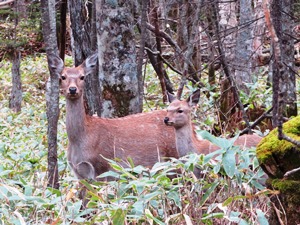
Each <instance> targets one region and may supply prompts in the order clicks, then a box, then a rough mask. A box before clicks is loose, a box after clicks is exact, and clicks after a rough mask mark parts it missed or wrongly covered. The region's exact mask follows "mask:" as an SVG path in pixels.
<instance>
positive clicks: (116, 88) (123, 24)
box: [96, 0, 142, 117]
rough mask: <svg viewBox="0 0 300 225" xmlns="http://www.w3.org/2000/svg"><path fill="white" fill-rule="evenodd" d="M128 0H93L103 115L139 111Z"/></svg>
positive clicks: (132, 33) (133, 39) (109, 115)
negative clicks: (94, 3)
mask: <svg viewBox="0 0 300 225" xmlns="http://www.w3.org/2000/svg"><path fill="white" fill-rule="evenodd" d="M128 4H130V2H127V1H126V3H124V2H123V1H121V0H120V1H114V2H112V1H110V2H107V1H104V0H96V18H97V41H98V42H97V43H98V58H99V80H100V85H101V87H102V112H101V115H102V116H103V117H121V116H125V115H128V114H134V113H138V112H140V108H141V106H140V105H141V104H142V103H141V102H140V97H139V90H140V88H141V87H139V78H138V75H137V64H136V49H135V38H134V37H135V34H134V30H133V16H132V14H131V12H130V9H131V6H130V5H128Z"/></svg>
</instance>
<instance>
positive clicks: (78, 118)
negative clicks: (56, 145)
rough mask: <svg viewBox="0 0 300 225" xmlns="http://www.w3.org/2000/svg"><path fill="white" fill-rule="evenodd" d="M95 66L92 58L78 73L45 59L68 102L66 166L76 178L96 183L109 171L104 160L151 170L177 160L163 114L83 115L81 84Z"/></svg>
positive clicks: (55, 58)
mask: <svg viewBox="0 0 300 225" xmlns="http://www.w3.org/2000/svg"><path fill="white" fill-rule="evenodd" d="M97 61H98V57H97V53H95V54H93V55H91V56H89V57H88V58H87V59H86V60H85V61H84V62H83V63H82V64H81V65H79V66H77V67H65V66H64V63H63V61H62V60H61V59H60V58H59V57H58V56H56V55H50V56H48V64H49V68H50V69H51V70H52V71H54V72H55V73H57V74H58V76H59V77H60V88H61V92H62V94H63V95H64V96H65V98H66V130H67V136H68V141H69V144H68V148H67V160H68V164H69V165H70V167H71V169H72V171H73V172H74V174H75V176H76V177H77V178H78V179H92V180H100V178H98V176H99V175H100V174H102V173H104V172H107V171H109V170H110V169H111V168H110V165H109V163H108V161H107V160H106V159H120V161H121V163H122V164H124V165H125V166H126V160H127V159H128V157H130V158H132V160H133V162H134V164H135V165H142V166H145V167H152V166H153V165H154V164H155V163H157V162H159V161H162V160H165V159H166V158H169V157H174V158H178V157H179V156H178V153H177V150H176V142H175V131H174V129H173V128H172V127H170V128H167V129H166V128H165V125H164V122H163V119H164V118H165V117H166V114H167V112H166V110H154V111H152V112H146V113H138V114H133V115H128V116H125V117H121V118H102V117H98V116H90V115H87V114H86V113H85V108H84V99H83V92H84V85H85V78H86V76H89V74H91V72H92V71H93V70H94V69H95V67H96V65H97ZM105 158H106V159H105Z"/></svg>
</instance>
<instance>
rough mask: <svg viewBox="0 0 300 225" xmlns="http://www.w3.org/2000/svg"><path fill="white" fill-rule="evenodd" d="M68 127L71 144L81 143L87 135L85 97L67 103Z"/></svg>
mask: <svg viewBox="0 0 300 225" xmlns="http://www.w3.org/2000/svg"><path fill="white" fill-rule="evenodd" d="M66 117H67V118H66V119H67V121H66V127H67V134H68V138H69V141H70V142H81V141H82V138H83V137H84V133H85V124H86V114H85V110H84V104H83V96H81V97H80V98H79V99H74V100H70V99H67V101H66Z"/></svg>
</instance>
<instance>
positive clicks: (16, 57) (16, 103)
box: [9, 48, 22, 112]
mask: <svg viewBox="0 0 300 225" xmlns="http://www.w3.org/2000/svg"><path fill="white" fill-rule="evenodd" d="M11 58H12V68H11V74H12V90H11V95H10V99H9V108H10V109H12V110H13V111H15V112H20V111H21V103H22V81H21V72H20V64H21V53H20V51H19V50H18V49H17V48H16V49H14V50H13V53H12V56H11Z"/></svg>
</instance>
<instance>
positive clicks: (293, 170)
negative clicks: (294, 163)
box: [283, 167, 300, 178]
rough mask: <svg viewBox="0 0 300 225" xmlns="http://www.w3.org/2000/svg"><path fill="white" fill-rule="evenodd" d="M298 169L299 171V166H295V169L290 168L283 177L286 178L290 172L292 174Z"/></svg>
mask: <svg viewBox="0 0 300 225" xmlns="http://www.w3.org/2000/svg"><path fill="white" fill-rule="evenodd" d="M298 171H300V167H298V168H296V169H292V170H290V171H287V172H286V173H285V174H284V176H283V177H284V178H287V177H289V176H291V175H292V174H294V173H296V172H298Z"/></svg>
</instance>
